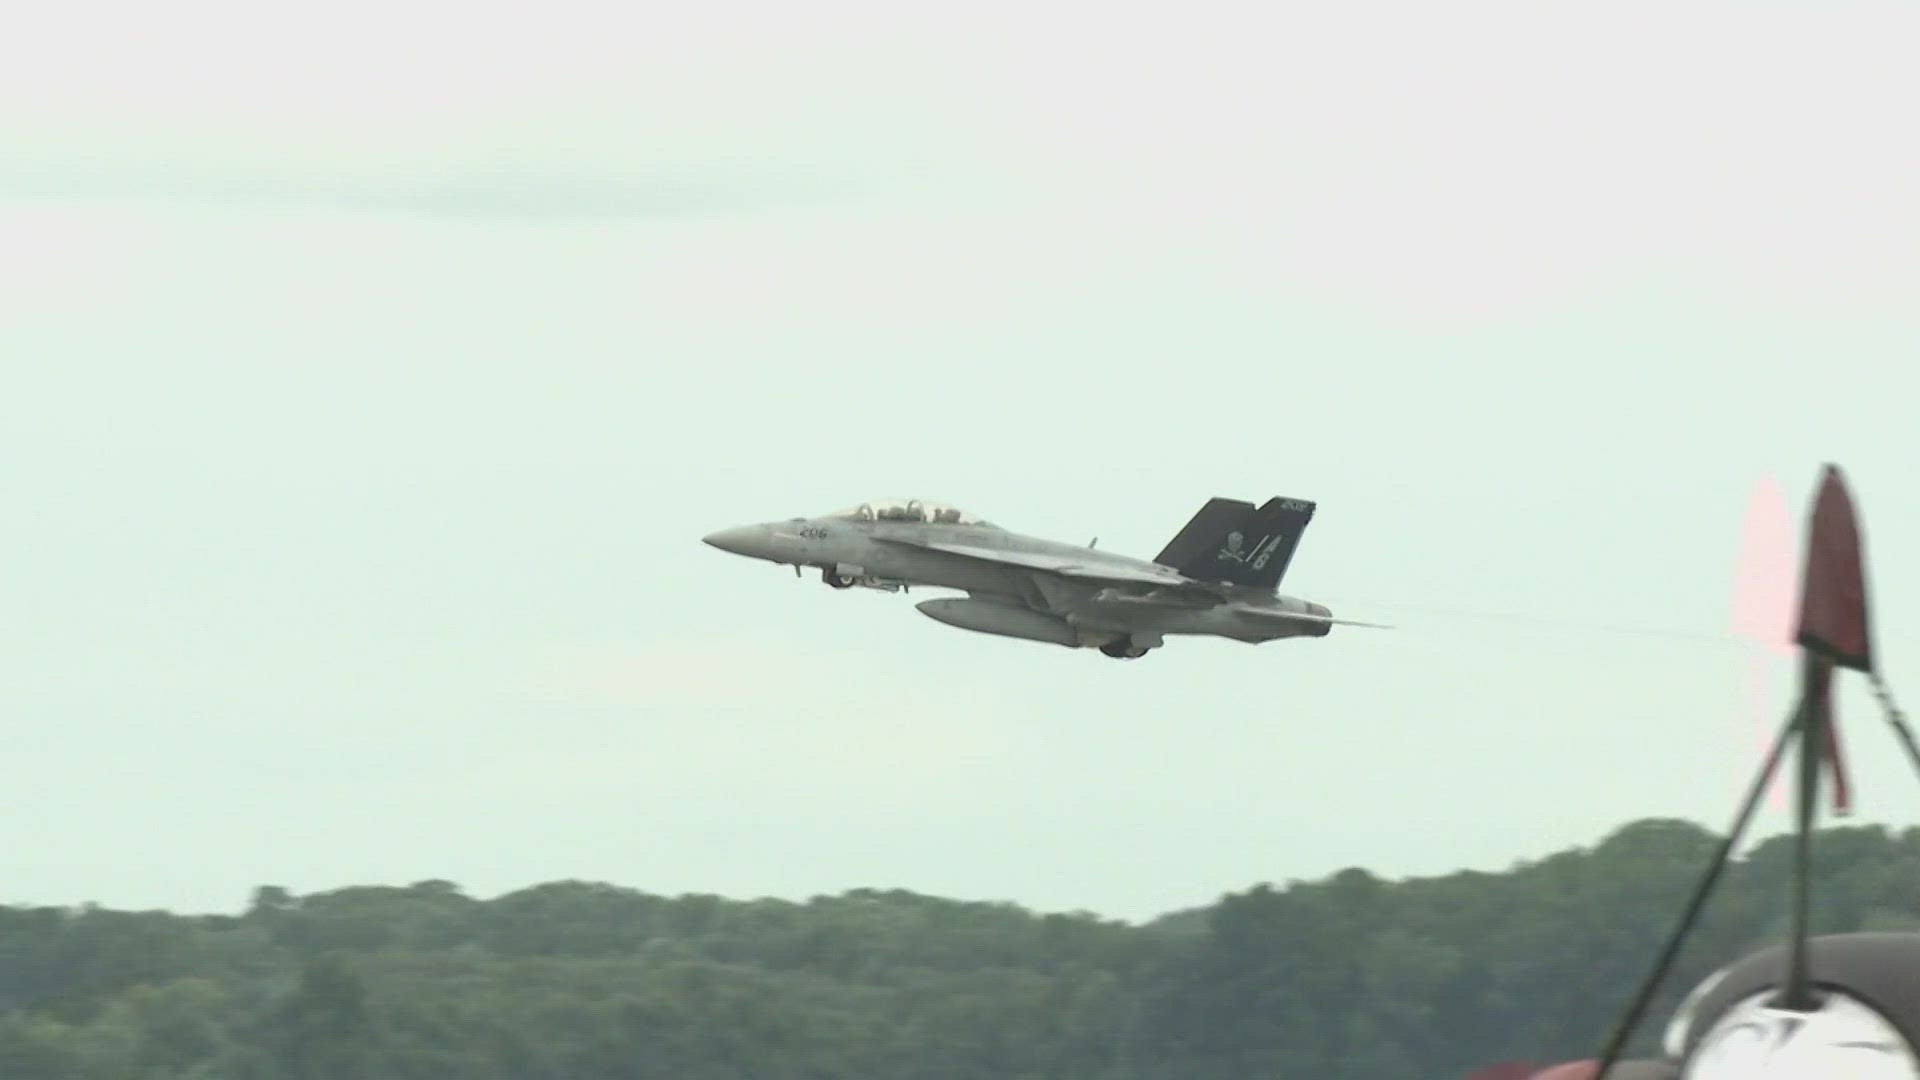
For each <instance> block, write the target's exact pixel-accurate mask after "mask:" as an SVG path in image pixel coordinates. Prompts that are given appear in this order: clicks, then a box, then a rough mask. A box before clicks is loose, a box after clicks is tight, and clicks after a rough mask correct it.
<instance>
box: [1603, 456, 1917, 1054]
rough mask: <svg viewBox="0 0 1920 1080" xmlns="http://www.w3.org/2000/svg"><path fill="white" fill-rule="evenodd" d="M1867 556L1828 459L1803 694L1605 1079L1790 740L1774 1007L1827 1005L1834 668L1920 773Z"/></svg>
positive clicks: (1810, 577) (1808, 594) (1624, 1022)
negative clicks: (1813, 949)
mask: <svg viewBox="0 0 1920 1080" xmlns="http://www.w3.org/2000/svg"><path fill="white" fill-rule="evenodd" d="M1864 567H1865V559H1864V556H1863V550H1862V546H1861V539H1860V529H1859V524H1858V519H1857V517H1856V516H1855V512H1854V506H1853V500H1852V497H1851V496H1850V495H1849V494H1848V492H1847V486H1846V481H1845V480H1844V479H1843V478H1842V476H1841V473H1840V470H1839V468H1838V467H1836V466H1833V465H1828V466H1827V467H1826V469H1825V472H1824V474H1823V475H1822V477H1821V483H1820V489H1819V492H1818V494H1817V495H1816V496H1815V499H1814V507H1813V513H1812V514H1811V516H1810V519H1809V523H1808V535H1807V552H1806V560H1805V567H1804V570H1803V576H1802V580H1801V597H1800V614H1799V628H1798V633H1797V635H1796V640H1795V644H1796V645H1798V646H1799V648H1800V653H1801V668H1800V671H1801V679H1800V695H1799V698H1798V700H1796V701H1795V702H1794V705H1793V708H1792V710H1791V711H1790V712H1789V713H1788V715H1787V720H1786V723H1785V724H1784V725H1783V726H1782V727H1781V729H1780V733H1779V735H1778V736H1777V737H1776V738H1775V740H1774V743H1773V747H1772V750H1771V751H1770V752H1769V753H1768V755H1767V758H1766V760H1765V761H1763V762H1762V763H1761V765H1760V769H1759V771H1758V773H1757V774H1756V775H1755V776H1754V778H1753V782H1752V784H1751V785H1750V786H1749V787H1748V789H1747V795H1746V799H1745V801H1744V802H1743V803H1742V804H1741V807H1740V811H1739V813H1738V814H1737V815H1736V816H1735V818H1734V821H1733V825H1732V827H1731V828H1730V829H1729V830H1728V833H1727V837H1726V839H1725V840H1724V841H1723V842H1722V843H1721V845H1720V848H1719V850H1718V851H1717V852H1715V853H1714V857H1713V860H1712V861H1711V862H1710V863H1709V864H1708V866H1707V869H1706V871H1705V873H1704V874H1702V875H1701V878H1700V882H1699V884H1698V885H1697V886H1696V887H1695V889H1694V892H1693V896H1692V898H1691V899H1689V901H1688V903H1687V907H1686V910H1685V911H1684V912H1683V913H1682V915H1681V917H1680V921H1679V922H1678V923H1677V924H1676V925H1675V926H1674V928H1673V932H1672V934H1671V935H1669V937H1668V938H1667V941H1666V944H1665V945H1664V946H1663V947H1662V948H1661V951H1660V955H1659V957H1658V958H1657V959H1656V961H1655V963H1654V966H1653V970H1652V971H1651V972H1649V973H1648V975H1647V977H1646V979H1645V980H1644V981H1643V982H1642V983H1641V984H1640V987H1639V989H1638V990H1637V991H1636V992H1635V994H1634V996H1633V998H1632V1000H1631V1001H1629V1002H1628V1005H1627V1008H1626V1010H1625V1012H1624V1013H1623V1014H1622V1016H1621V1017H1620V1020H1619V1022H1618V1023H1616V1024H1615V1025H1614V1028H1613V1031H1612V1034H1611V1035H1610V1036H1609V1037H1608V1039H1607V1044H1606V1049H1605V1050H1604V1051H1603V1052H1602V1053H1601V1055H1600V1058H1599V1061H1598V1066H1597V1068H1596V1069H1595V1070H1594V1073H1593V1075H1594V1077H1596V1078H1599V1080H1604V1078H1605V1077H1606V1075H1607V1072H1608V1070H1609V1069H1611V1068H1612V1067H1613V1066H1614V1064H1615V1063H1616V1062H1617V1061H1618V1060H1619V1057H1620V1054H1621V1052H1622V1051H1623V1050H1624V1049H1625V1048H1626V1045H1627V1042H1628V1040H1629V1039H1631V1038H1632V1036H1633V1032H1634V1029H1635V1028H1636V1027H1637V1026H1638V1025H1639V1022H1640V1020H1641V1018H1642V1016H1643V1015H1644V1014H1645V1012H1646V1009H1647V1006H1648V1004H1649V1003H1651V1001H1652V1000H1653V996H1654V995H1655V994H1656V993H1658V992H1659V988H1660V983H1661V981H1662V980H1663V979H1664V978H1665V977H1666V975H1667V971H1668V969H1669V968H1671V967H1672V965H1673V962H1674V960H1675V958H1676V957H1678V955H1679V953H1680V948H1681V946H1682V945H1683V944H1684V943H1685V941H1686V937H1687V935H1688V934H1689V933H1690V932H1691V931H1692V929H1693V925H1694V923H1695V921H1696V920H1697V919H1698V918H1699V915H1700V912H1701V911H1702V910H1703V909H1704V908H1705V906H1706V902H1707V899H1708V897H1709V896H1710V895H1711V893H1712V891H1713V888H1714V886H1715V884H1717V883H1718V881H1719V879H1720V875H1721V873H1722V871H1724V870H1725V869H1726V865H1727V863H1728V861H1729V860H1730V858H1731V856H1732V854H1733V850H1734V848H1735V847H1736V846H1737V845H1738V844H1739V842H1740V837H1741V835H1742V834H1743V833H1744V832H1745V831H1746V829H1747V826H1748V824H1749V823H1750V822H1751V821H1752V818H1753V812H1754V810H1755V809H1756V808H1757V807H1758V806H1759V803H1760V800H1761V797H1762V795H1763V794H1764V792H1765V791H1766V788H1767V784H1768V782H1769V781H1771V780H1772V778H1773V772H1774V770H1775V769H1776V768H1777V767H1778V766H1779V763H1780V758H1781V756H1782V755H1783V754H1784V753H1785V751H1786V748H1787V746H1788V744H1789V743H1790V742H1795V741H1797V743H1798V750H1799V754H1800V760H1799V766H1800V767H1799V769H1798V770H1797V780H1796V784H1795V788H1796V791H1795V796H1796V798H1795V815H1794V817H1795V820H1794V860H1793V892H1792V900H1793V908H1792V912H1793V921H1792V934H1793V936H1792V939H1791V941H1790V942H1789V948H1788V951H1787V970H1786V973H1785V977H1784V978H1783V979H1782V981H1781V987H1780V993H1779V994H1778V995H1777V996H1776V998H1775V1000H1774V1003H1773V1004H1774V1006H1775V1007H1776V1008H1781V1009H1789V1010H1793V1011H1808V1010H1812V1009H1815V1008H1818V1007H1819V1005H1820V1001H1819V998H1818V995H1817V994H1815V993H1814V991H1813V987H1812V979H1811V976H1810V972H1809V970H1808V963H1807V941H1808V937H1809V926H1808V923H1809V909H1810V907H1811V885H1812V866H1811V864H1812V848H1813V825H1814V818H1815V816H1816V813H1817V811H1818V805H1817V803H1818V799H1819V789H1820V770H1821V766H1822V765H1825V766H1827V767H1828V769H1829V770H1830V771H1831V772H1832V774H1833V779H1834V803H1835V810H1836V811H1837V812H1838V813H1842V814H1844V813H1846V811H1847V806H1848V801H1849V791H1848V786H1847V778H1846V771H1845V768H1844V766H1843V764H1842V761H1841V756H1840V741H1839V732H1838V728H1837V727H1836V725H1835V724H1834V713H1833V694H1832V690H1833V672H1834V669H1835V668H1846V669H1849V670H1854V671H1859V672H1862V673H1864V674H1865V675H1866V676H1867V678H1868V681H1869V682H1870V683H1871V685H1872V686H1873V689H1874V694H1875V696H1876V697H1878V699H1879V701H1880V705H1881V708H1882V710H1883V712H1884V715H1885V718H1886V720H1887V723H1888V725H1889V726H1890V727H1892V728H1893V730H1894V733H1895V735H1896V736H1898V738H1899V739H1900V743H1901V745H1902V747H1903V748H1904V749H1905V750H1906V752H1907V759H1908V761H1909V762H1910V763H1912V765H1913V766H1914V770H1915V773H1916V775H1920V745H1917V744H1916V743H1915V740H1914V736H1913V733H1912V731H1911V730H1910V729H1909V728H1908V727H1907V723H1906V718H1905V716H1904V715H1903V714H1902V713H1901V711H1900V709H1899V707H1898V706H1897V705H1896V704H1895V702H1894V699H1893V694H1892V692H1891V691H1890V690H1889V689H1888V688H1887V685H1886V681H1885V679H1884V678H1883V677H1882V676H1881V675H1880V673H1879V671H1878V670H1877V669H1876V667H1875V665H1874V659H1875V657H1874V654H1873V647H1872V626H1871V620H1870V617H1869V605H1868V603H1867V590H1866V574H1865V569H1864Z"/></svg>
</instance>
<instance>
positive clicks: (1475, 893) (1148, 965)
mask: <svg viewBox="0 0 1920 1080" xmlns="http://www.w3.org/2000/svg"><path fill="white" fill-rule="evenodd" d="M1716 842H1717V839H1716V838H1715V837H1714V836H1712V835H1711V834H1709V833H1707V832H1705V831H1703V830H1701V829H1698V828H1696V827H1694V826H1691V825H1686V824H1682V823H1676V822H1669V821H1644V822H1639V823H1636V824H1634V825H1631V826H1628V827H1627V828H1625V829H1622V830H1621V831H1619V832H1618V833H1616V834H1614V835H1613V836H1611V837H1609V838H1608V839H1607V840H1606V841H1605V842H1603V843H1601V844H1599V845H1597V846H1596V847H1593V848H1591V849H1585V850H1578V851H1570V852H1566V853H1563V854H1559V855H1555V856H1553V857H1551V858H1547V859H1544V860H1541V861H1538V862H1534V863H1528V864H1524V865H1521V866H1518V867H1515V868H1514V869H1513V870H1511V871H1508V872H1505V873H1497V874H1496V873H1460V874H1454V875H1450V876H1447V877H1442V878H1430V879H1418V880H1411V881H1404V882H1397V883H1396V882H1386V881H1382V880H1380V879H1378V878H1376V877H1374V876H1372V875H1371V874H1368V873H1367V872H1365V871H1362V870H1346V871H1343V872H1341V873H1339V874H1335V875H1333V876H1332V877H1331V878H1329V879H1327V880H1324V881H1318V882H1311V883H1294V884H1291V885H1289V886H1287V887H1285V888H1272V887H1267V886H1261V887H1257V888H1254V889H1252V890H1250V891H1248V892H1245V893H1239V894H1235V895H1231V896H1227V897H1225V898H1223V899H1222V900H1221V901H1220V902H1219V903H1218V904H1217V905H1215V906H1213V907H1211V908H1208V909H1205V910H1203V911H1194V912H1185V913H1181V914H1178V915H1175V916H1170V917H1168V918H1166V919H1163V920H1160V921H1158V922H1155V923H1153V924H1149V925H1146V926H1131V925H1127V924H1124V923H1118V922H1112V921H1106V920H1102V919H1099V918H1095V917H1093V916H1089V915H1081V914H1075V915H1040V914H1034V913H1030V912H1027V911H1024V910H1022V909H1020V908H1018V907H1013V906H1009V905H998V904H978V903H960V902H955V901H948V900H940V899H936V898H932V897H925V896H917V895H914V894H911V893H905V892H878V891H869V890H860V891H855V892H851V893H847V894H844V895H841V896H836V897H821V898H816V899H814V900H811V901H808V902H806V903H789V902H784V901H773V900H758V901H752V902H742V901H729V900H723V899H720V898H718V897H713V896H681V897H672V898H670V897H661V896H652V895H648V894H646V893H642V892H636V891H631V890H627V889H619V888H613V887H610V886H606V885H595V884H583V883H577V882H566V883H559V884H549V885H542V886H539V887H536V888H531V889H526V890H523V891H520V892H516V893H512V894H510V895H507V896H502V897H499V898H497V899H494V900H487V901H482V900H477V899H473V898H470V897H468V896H465V895H463V894H462V893H461V892H460V890H459V889H458V888H457V887H455V886H454V885H452V884H449V883H447V882H440V881H430V882H423V883H420V884H417V885H413V886H410V887H406V888H349V889H341V890H338V891H334V892H328V893H321V894H317V895H312V896H298V897H297V896H292V895H289V894H288V893H287V892H286V891H285V890H282V889H277V888H272V887H265V888H261V889H260V890H258V892H257V894H256V895H255V897H254V900H253V903H252V905H251V907H250V908H249V910H247V911H246V913H245V914H242V915H238V916H199V917H185V916H176V915H170V914H166V913H146V912H120V911H107V910H100V909H96V908H89V909H86V910H81V911H68V910H60V909H50V908H37V909H22V908H0V1062H3V1063H5V1068H4V1073H5V1075H6V1076H7V1077H9V1078H10V1080H96V1078H98V1080H105V1078H113V1080H333V1078H347V1077H351V1078H354V1080H402V1078H428V1077H432V1078H435V1080H441V1078H446V1080H496V1078H497V1080H614V1078H619V1080H720V1078H726V1080H739V1078H743V1077H754V1078H758V1080H812V1078H828V1077H832V1078H845V1080H976V1078H977V1080H1042V1078H1047V1080H1135V1078H1137V1080H1173V1078H1181V1080H1229V1078H1231V1080H1246V1078H1249V1077H1270V1078H1287V1077H1314V1078H1316V1080H1389V1078H1391V1080H1404V1078H1406V1077H1411V1076H1422V1077H1436V1078H1444V1077H1450V1076H1451V1077H1458V1076H1462V1075H1464V1074H1465V1073H1466V1072H1467V1071H1469V1070H1470V1069H1471V1068H1473V1067H1476V1066H1480V1065H1485V1064H1488V1063H1490V1062H1493V1061H1498V1060H1503V1059H1513V1058H1524V1059H1532V1060H1536V1061H1541V1060H1555V1059H1560V1058H1571V1057H1582V1056H1587V1055H1589V1054H1590V1053H1591V1052H1592V1051H1593V1050H1594V1049H1595V1048H1596V1046H1597V1044H1598V1042H1599V1041H1600V1040H1601V1038H1602V1037H1603V1036H1604V1034H1605V1031H1606V1028H1607V1025H1608V1024H1609V1022H1610V1020H1611V1019H1612V1017H1613V1015H1614V1014H1615V1012H1616V1011H1617V1010H1618V1008H1619V1006H1620V1003H1621V1002H1622V1000H1623V999H1624V998H1625V997H1626V995H1627V994H1628V993H1629V991H1630V990H1631V988H1632V986H1633V984H1634V982H1635V981H1636V980H1637V979H1638V978H1639V977H1640V975H1641V974H1642V973H1643V972H1644V971H1645V970H1646V967H1647V964H1648V963H1649V961H1650V960H1651V958H1652V957H1653V955H1654V953H1655V952H1656V950H1657V949H1658V947H1659V944H1660V941H1661V940H1662V938H1663V937H1664V935H1665V934H1666V933H1667V931H1668V929H1669V927H1670V926H1671V924H1672V921H1673V919H1674V917H1675V916H1676V915H1677V913H1678V912H1679V909H1680V906H1681V904H1682V902H1683V900H1684V898H1685V897H1686V895H1687V893H1688V891H1689V889H1690V888H1691V886H1692V884H1693V882H1694V880H1695V878H1696V876H1697V874H1698V872H1699V870H1700V868H1701V867H1702V866H1703V865H1704V862H1705V860H1706V859H1707V858H1708V857H1709V855H1710V853H1711V851H1712V850H1713V848H1714V846H1715V844H1716ZM1816 851H1817V858H1818V862H1819V866H1820V872H1821V877H1822V884H1821V887H1820V890H1819V902H1820V906H1819V909H1818V911H1817V919H1816V923H1817V925H1818V926H1819V927H1820V928H1821V929H1823V930H1840V929H1856V928H1864V927H1914V926H1920V904H1916V892H1915V886H1916V885H1917V884H1920V832H1911V831H1910V832H1908V833H1906V834H1903V835H1892V834H1889V833H1887V832H1886V831H1884V830H1881V829H1875V828H1852V829H1836V830H1828V831H1826V832H1824V833H1823V834H1822V835H1821V837H1820V839H1819V842H1818V847H1817V849H1816ZM1788 858H1789V852H1788V849H1787V847H1786V845H1785V843H1784V841H1781V840H1775V841H1770V842H1768V843H1767V844H1764V845H1762V846H1761V847H1759V848H1758V849H1757V850H1756V851H1755V852H1753V854H1752V855H1750V856H1749V857H1747V858H1746V859H1744V860H1743V861H1742V862H1741V863H1740V864H1739V865H1738V866H1737V867H1736V868H1735V869H1734V870H1732V871H1731V872H1730V873H1729V875H1728V877H1727V879H1726V880H1725V881H1724V883H1723V885H1722V886H1721V890H1720V892H1719V893H1718V895H1717V898H1716V901H1715V903H1714V905H1713V906H1712V908H1711V909H1710V912H1709V915H1708V918H1707V920H1706V922H1705V923H1704V925H1703V926H1702V928H1701V930H1700V932H1699V933H1698V935H1697V936H1696V942H1695V945H1694V946H1692V947H1690V948H1689V949H1688V950H1687V953H1686V954H1685V956H1684V957H1683V961H1682V965H1681V970H1680V971H1679V972H1678V973H1677V976H1676V977H1675V978H1674V979H1673V980H1670V983H1669V986H1668V987H1667V989H1666V991H1665V993H1664V994H1663V997H1662V1001H1661V1004H1660V1006H1659V1007H1658V1008H1659V1011H1657V1012H1655V1013H1654V1014H1653V1020H1652V1022H1650V1023H1648V1024H1647V1025H1645V1029H1644V1031H1643V1038H1642V1040H1641V1043H1642V1045H1645V1044H1646V1042H1647V1041H1648V1040H1649V1039H1651V1038H1654V1037H1657V1032H1658V1028H1659V1025H1660V1022H1661V1019H1660V1018H1661V1017H1662V1016H1663V1015H1664V1013H1665V1012H1666V1011H1668V1010H1670V1009H1671V1007H1672V1004H1673V1002H1674V1001H1675V1000H1676V999H1677V998H1678V997H1679V995H1680V994H1681V993H1683V992H1684V991H1685V990H1686V988H1687V987H1688V986H1689V985H1691V983H1692V982H1693V981H1695V980H1696V979H1698V978H1700V977H1702V976H1703V975H1704V974H1706V972H1707V971H1708V970H1710V969H1711V968H1712V967H1714V966H1716V965H1718V964H1719V963H1723V962H1726V961H1728V960H1731V959H1733V958H1735V957H1736V956H1738V955H1741V954H1742V953H1744V952H1745V951H1747V950H1749V949H1752V948H1754V947H1757V946H1758V945H1760V944H1762V943H1764V942H1766V941H1768V940H1772V939H1774V938H1776V937H1777V936H1778V935H1779V933H1780V930H1781V927H1782V924H1783V921H1784V916H1785V895H1786V890H1785V888H1784V883H1785V880H1786V878H1785V873H1786V867H1787V863H1788Z"/></svg>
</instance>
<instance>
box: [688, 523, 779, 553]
mask: <svg viewBox="0 0 1920 1080" xmlns="http://www.w3.org/2000/svg"><path fill="white" fill-rule="evenodd" d="M762 532H763V530H762V529H760V528H759V527H758V526H755V525H740V526H737V527H735V528H731V529H721V530H720V531H719V532H711V533H708V534H707V535H705V536H703V537H701V538H700V542H701V543H703V544H706V545H708V546H709V547H717V548H719V549H720V550H721V551H725V552H727V553H729V554H732V555H746V556H755V555H758V554H760V552H761V549H762V548H764V547H765V546H766V545H765V543H764V542H763V539H762V536H761V533H762Z"/></svg>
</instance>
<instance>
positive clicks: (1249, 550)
mask: <svg viewBox="0 0 1920 1080" xmlns="http://www.w3.org/2000/svg"><path fill="white" fill-rule="evenodd" d="M1314 506H1315V504H1313V503H1310V502H1306V501H1305V500H1302V499H1278V498H1276V499H1268V500H1267V502H1266V505H1264V506H1262V507H1260V508H1259V509H1258V510H1256V509H1254V507H1253V504H1252V503H1249V502H1241V501H1239V500H1238V499H1210V500H1208V502H1207V505H1205V506H1203V507H1201V508H1200V512H1199V513H1197V514H1195V515H1193V520H1192V521H1189V522H1187V527H1186V528H1184V529H1181V530H1180V532H1179V535H1177V536H1175V537H1174V538H1173V539H1172V540H1171V541H1169V542H1168V544H1167V547H1166V550H1165V551H1162V552H1161V553H1160V555H1159V557H1158V558H1156V559H1154V561H1155V562H1157V563H1160V564H1161V565H1162V566H1171V567H1173V568H1174V569H1175V570H1178V571H1180V572H1181V573H1182V574H1185V575H1186V576H1188V577H1190V578H1194V579H1196V580H1199V581H1218V582H1224V583H1226V584H1230V585H1239V586H1244V587H1246V588H1257V589H1275V588H1278V587H1279V585H1280V580H1281V579H1282V578H1284V577H1285V576H1286V574H1287V564H1289V563H1291V562H1292V561H1293V553H1294V551H1295V550H1296V549H1297V548H1299V546H1300V537H1301V536H1302V535H1303V534H1304V533H1305V532H1306V531H1307V523H1308V522H1310V521H1312V520H1313V511H1314Z"/></svg>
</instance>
